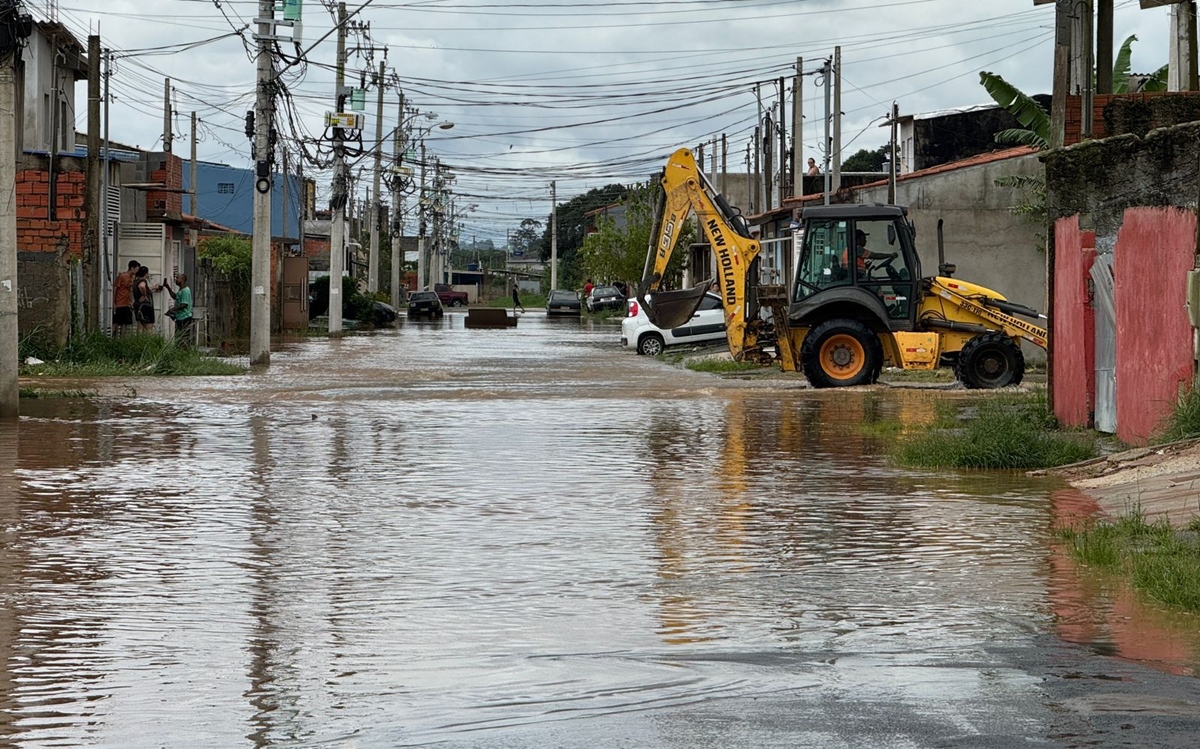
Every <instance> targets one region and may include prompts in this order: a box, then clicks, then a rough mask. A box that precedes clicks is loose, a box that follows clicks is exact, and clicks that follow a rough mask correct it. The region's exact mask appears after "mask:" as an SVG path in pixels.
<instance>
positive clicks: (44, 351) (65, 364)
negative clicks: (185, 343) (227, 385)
mask: <svg viewBox="0 0 1200 749" xmlns="http://www.w3.org/2000/svg"><path fill="white" fill-rule="evenodd" d="M41 346H44V344H39V343H37V342H36V341H35V340H34V339H32V337H31V338H30V339H27V340H26V341H22V342H21V361H22V362H23V361H25V358H26V357H27V356H35V357H37V358H38V359H41V360H42V361H44V362H45V363H44V364H38V365H33V366H29V365H22V366H21V374H23V375H33V374H36V375H42V376H49V377H111V376H120V375H128V376H142V375H229V374H241V373H243V372H245V371H246V368H245V367H242V366H239V365H237V364H233V363H231V362H227V361H222V360H220V359H217V358H215V357H212V356H205V355H203V354H201V353H200V352H199V351H196V350H194V349H190V348H182V347H180V346H177V345H176V344H175V342H174V341H173V340H167V339H164V338H162V337H161V336H157V335H133V336H126V337H124V338H109V337H108V336H106V335H104V334H103V333H98V332H97V333H89V334H88V335H85V336H78V337H76V338H73V339H71V341H70V342H69V343H67V345H66V346H63V347H62V348H59V349H51V348H45V347H41Z"/></svg>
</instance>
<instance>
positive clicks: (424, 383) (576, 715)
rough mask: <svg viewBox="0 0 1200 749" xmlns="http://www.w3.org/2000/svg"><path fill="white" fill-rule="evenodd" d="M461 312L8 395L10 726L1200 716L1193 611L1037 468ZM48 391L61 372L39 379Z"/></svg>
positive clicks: (443, 725)
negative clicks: (889, 441)
mask: <svg viewBox="0 0 1200 749" xmlns="http://www.w3.org/2000/svg"><path fill="white" fill-rule="evenodd" d="M619 335H620V333H619V329H618V328H617V327H616V326H614V325H611V324H593V323H589V322H587V321H584V322H582V323H581V322H579V321H575V320H565V321H559V320H547V319H546V318H545V317H544V316H541V315H539V314H537V313H535V312H531V313H530V314H529V315H526V316H525V317H523V318H522V319H521V321H520V325H519V327H518V328H516V329H510V330H466V329H464V328H463V317H462V315H459V314H448V315H447V316H446V318H445V319H443V320H440V321H437V322H432V323H416V322H405V323H404V324H403V326H402V327H401V328H399V329H398V330H389V331H383V332H380V333H377V334H374V335H364V336H351V337H346V338H344V339H341V340H327V339H323V338H314V339H311V340H306V341H301V342H297V343H292V344H288V345H286V346H282V347H279V348H277V349H276V351H275V352H274V353H273V356H272V366H271V367H270V369H269V370H268V371H266V372H264V373H256V374H252V375H248V376H245V377H237V378H192V379H184V378H180V379H165V378H157V379H151V378H147V379H141V380H137V381H131V382H115V381H98V382H93V383H89V384H88V385H87V388H88V389H98V390H99V391H100V397H98V398H93V399H89V400H86V401H78V400H75V401H67V400H59V399H44V400H43V399H37V400H29V399H26V400H23V401H22V403H21V408H22V413H23V416H22V418H21V420H20V423H19V425H11V424H10V425H0V496H3V497H4V498H5V500H4V501H3V502H0V533H2V536H0V661H2V662H3V663H4V665H5V668H4V669H3V671H2V672H0V746H13V747H48V746H49V747H59V746H61V747H78V746H104V747H160V746H164V747H316V746H322V747H324V746H336V747H394V746H424V745H437V746H448V747H681V748H682V747H687V748H689V749H690V748H694V747H785V746H786V747H925V746H953V747H959V746H970V747H984V746H988V747H991V746H995V747H1007V746H1029V745H1034V746H1076V745H1085V744H1086V745H1089V746H1126V745H1131V746H1191V745H1193V742H1194V737H1195V731H1196V730H1197V729H1198V728H1200V689H1197V682H1196V680H1195V678H1194V676H1193V674H1194V672H1195V668H1196V666H1197V658H1196V653H1197V648H1198V647H1200V625H1198V620H1197V618H1196V617H1191V616H1184V615H1179V614H1172V613H1169V612H1164V611H1161V610H1158V609H1155V608H1154V607H1153V606H1150V605H1148V604H1146V603H1145V602H1142V601H1139V600H1135V597H1132V596H1131V595H1130V594H1128V593H1127V592H1125V591H1124V590H1123V589H1122V588H1121V587H1120V584H1119V583H1118V582H1116V581H1108V580H1102V579H1097V578H1094V577H1089V576H1086V575H1085V574H1084V573H1083V572H1081V571H1080V570H1077V569H1076V568H1075V566H1074V564H1073V563H1072V562H1071V560H1070V558H1069V557H1068V556H1067V555H1066V554H1064V553H1063V552H1062V551H1061V549H1058V548H1057V547H1056V539H1055V536H1054V534H1053V528H1054V526H1055V524H1056V523H1059V522H1063V521H1064V520H1066V519H1068V518H1071V517H1075V516H1077V515H1083V514H1086V513H1088V512H1090V509H1089V506H1088V503H1087V502H1086V501H1085V499H1084V498H1083V497H1082V496H1080V495H1078V494H1077V493H1076V492H1074V491H1073V490H1069V489H1064V488H1063V486H1062V485H1061V484H1057V483H1053V482H1050V481H1048V480H1045V479H1037V480H1035V479H1026V478H1024V477H1021V476H1012V475H1001V474H980V473H973V474H971V473H958V472H943V471H939V472H934V471H920V470H907V469H899V468H896V467H894V466H892V465H890V464H889V462H888V461H887V459H886V456H885V450H886V444H884V442H883V441H882V439H886V438H876V437H871V436H868V435H869V434H870V431H869V430H864V429H863V428H862V424H863V423H871V422H874V421H879V420H882V419H894V418H902V419H905V420H908V421H914V422H917V421H921V420H924V419H928V418H929V416H930V414H931V413H932V409H933V404H934V403H935V402H936V400H937V399H938V398H940V397H944V394H939V393H937V392H930V391H919V390H890V389H888V388H886V387H880V388H871V389H865V390H860V391H853V392H851V391H819V392H818V391H812V390H808V389H802V388H798V387H795V386H794V385H793V384H790V383H788V382H787V381H772V382H760V381H745V380H726V379H720V378H717V377H714V376H712V375H708V374H702V373H696V372H691V371H688V370H683V369H677V368H674V367H671V366H668V365H665V364H663V363H662V362H659V361H656V360H653V359H647V358H645V357H640V356H635V355H634V354H632V353H631V352H627V351H623V350H620V349H619V347H618V346H617V345H616V341H617V340H618V338H619ZM48 386H49V387H53V386H52V385H48Z"/></svg>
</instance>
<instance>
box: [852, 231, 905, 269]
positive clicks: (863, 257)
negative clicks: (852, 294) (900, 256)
mask: <svg viewBox="0 0 1200 749" xmlns="http://www.w3.org/2000/svg"><path fill="white" fill-rule="evenodd" d="M868 236H870V235H869V234H867V233H866V232H865V231H863V230H862V229H855V230H854V262H855V263H856V264H857V265H858V272H859V274H860V275H864V276H865V275H866V273H867V271H868V270H869V268H868V267H867V261H868V260H887V259H888V258H893V257H896V253H894V252H872V251H871V250H868V249H867V237H868ZM842 267H844V268H849V267H850V249H849V248H846V249H845V250H843V251H842Z"/></svg>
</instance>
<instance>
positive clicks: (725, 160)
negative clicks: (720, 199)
mask: <svg viewBox="0 0 1200 749" xmlns="http://www.w3.org/2000/svg"><path fill="white" fill-rule="evenodd" d="M728 174H729V141H728V140H727V139H726V137H725V133H721V194H725V192H726V191H727V190H728V189H729V186H728V184H726V183H727V181H728V176H727V175H728Z"/></svg>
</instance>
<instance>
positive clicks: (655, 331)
mask: <svg viewBox="0 0 1200 749" xmlns="http://www.w3.org/2000/svg"><path fill="white" fill-rule="evenodd" d="M724 340H725V309H724V308H723V307H722V306H721V297H719V296H717V295H716V294H712V293H707V294H705V295H704V298H703V299H701V300H700V308H699V309H697V310H696V314H694V315H692V318H691V319H690V320H688V321H687V322H686V323H684V324H683V325H681V326H679V327H678V328H672V329H670V330H664V329H663V328H660V327H658V326H657V325H655V324H654V323H652V322H650V318H648V317H646V310H644V309H642V306H641V304H640V303H639V301H638V300H637V299H630V300H629V314H628V316H627V317H626V318H625V319H624V320H622V321H621V345H622V346H624V347H625V348H633V349H635V350H636V351H637V352H638V353H639V354H645V355H646V356H658V355H659V354H661V353H662V352H663V349H664V348H666V347H667V346H673V345H676V344H681V343H704V342H709V341H724Z"/></svg>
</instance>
